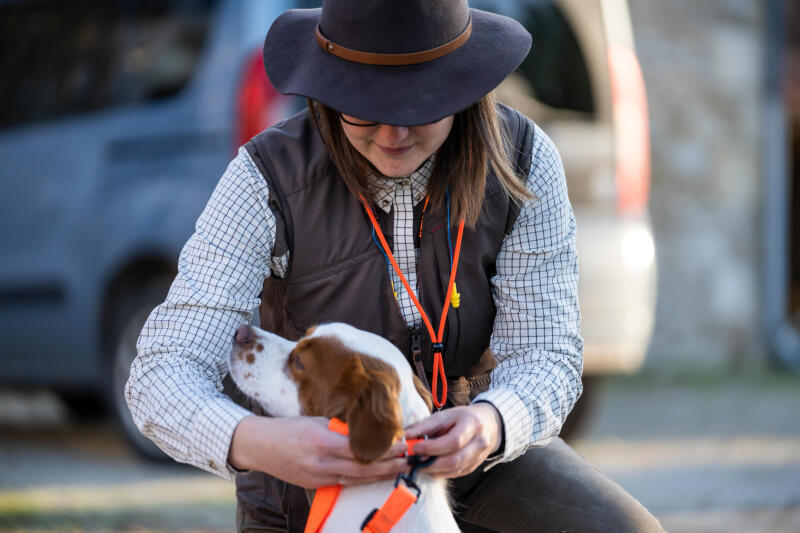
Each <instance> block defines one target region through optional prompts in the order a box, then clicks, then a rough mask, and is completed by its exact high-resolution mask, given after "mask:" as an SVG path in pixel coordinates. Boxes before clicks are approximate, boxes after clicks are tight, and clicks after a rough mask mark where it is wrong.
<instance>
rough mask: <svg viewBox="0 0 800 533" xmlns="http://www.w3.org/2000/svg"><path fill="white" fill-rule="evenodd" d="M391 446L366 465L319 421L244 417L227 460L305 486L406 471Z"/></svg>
mask: <svg viewBox="0 0 800 533" xmlns="http://www.w3.org/2000/svg"><path fill="white" fill-rule="evenodd" d="M404 449H405V445H404V444H403V443H402V442H396V443H395V444H394V445H393V446H392V448H391V449H390V450H389V451H388V452H387V453H386V454H385V455H384V456H383V457H382V458H381V459H379V460H377V461H375V462H374V463H371V464H368V465H365V464H362V463H359V462H357V461H356V460H355V458H354V457H353V453H352V452H351V451H350V445H349V442H348V440H347V437H345V436H343V435H339V434H338V433H334V432H333V431H330V430H329V429H328V419H326V418H322V417H306V416H302V417H288V418H270V417H264V416H256V415H252V416H247V417H245V418H243V419H242V420H241V422H239V424H238V425H237V426H236V429H235V430H234V432H233V438H232V440H231V446H230V450H229V452H228V461H229V462H230V464H231V465H232V466H233V467H235V468H238V469H241V470H259V471H261V472H265V473H267V474H271V475H273V476H275V477H277V478H278V479H282V480H284V481H287V482H289V483H291V484H293V485H299V486H301V487H305V488H318V487H324V486H327V485H336V484H338V483H339V482H340V481H341V480H342V479H343V478H342V476H344V480H345V483H346V484H348V485H350V484H357V483H369V482H373V481H379V480H384V479H392V478H394V477H396V476H397V474H399V473H400V472H405V471H406V470H408V465H407V463H406V460H405V458H403V457H398V456H399V455H401V454H402V453H403V451H404Z"/></svg>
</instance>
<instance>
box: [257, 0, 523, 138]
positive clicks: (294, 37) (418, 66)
mask: <svg viewBox="0 0 800 533" xmlns="http://www.w3.org/2000/svg"><path fill="white" fill-rule="evenodd" d="M530 46H531V36H530V34H529V33H528V32H527V31H526V30H525V28H523V27H522V25H521V24H519V23H518V22H517V21H515V20H513V19H510V18H508V17H503V16H500V15H495V14H493V13H489V12H486V11H480V10H478V9H470V7H469V6H468V5H467V1H466V0H325V1H324V3H323V5H322V8H318V9H293V10H291V11H287V12H285V13H283V14H282V15H281V16H279V17H278V18H277V19H275V22H273V24H272V26H271V27H270V29H269V32H268V33H267V38H266V41H265V42H264V67H265V68H266V71H267V75H268V76H269V79H270V81H271V82H272V84H273V85H274V86H275V88H276V89H278V91H280V92H281V93H284V94H296V95H300V96H306V97H308V98H312V99H314V100H318V101H320V102H322V103H324V104H325V105H327V106H328V107H331V108H333V109H335V110H337V111H341V112H342V113H345V114H347V115H351V116H354V117H358V118H361V119H365V120H370V121H374V122H381V123H384V124H394V125H400V126H414V125H419V124H427V123H429V122H435V121H437V120H439V119H441V118H444V117H446V116H448V115H452V114H453V113H456V112H458V111H461V110H463V109H465V108H467V107H469V106H470V105H472V104H473V103H475V102H477V101H478V100H480V99H481V98H482V97H483V96H484V95H486V94H487V93H488V92H489V91H491V90H492V89H494V88H495V87H497V86H498V85H499V84H500V82H502V81H503V79H505V77H506V76H508V75H509V74H510V73H511V72H512V71H513V70H514V69H515V68H517V67H518V66H519V64H520V63H522V60H523V59H525V56H526V55H527V54H528V50H530Z"/></svg>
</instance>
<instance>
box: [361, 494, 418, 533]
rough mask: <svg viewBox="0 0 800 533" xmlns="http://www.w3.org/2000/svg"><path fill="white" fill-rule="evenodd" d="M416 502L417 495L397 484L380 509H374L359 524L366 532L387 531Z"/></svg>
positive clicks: (382, 532) (378, 532) (387, 532)
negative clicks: (362, 523) (361, 524)
mask: <svg viewBox="0 0 800 533" xmlns="http://www.w3.org/2000/svg"><path fill="white" fill-rule="evenodd" d="M415 503H417V495H416V494H414V493H413V492H411V491H410V490H408V488H407V487H406V486H405V485H402V484H400V485H397V486H396V487H395V488H394V490H393V491H392V493H391V494H390V495H389V498H388V499H387V500H386V501H385V502H384V503H383V505H382V506H381V508H380V509H375V510H374V511H373V512H372V513H370V515H369V516H368V517H367V519H366V520H365V521H364V525H363V526H361V531H365V532H367V533H389V531H391V529H392V528H393V527H394V526H395V524H397V523H398V522H399V521H400V519H401V518H403V515H404V514H406V511H408V510H409V509H410V508H411V506H412V505H414V504H415Z"/></svg>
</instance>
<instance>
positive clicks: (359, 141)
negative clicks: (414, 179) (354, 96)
mask: <svg viewBox="0 0 800 533" xmlns="http://www.w3.org/2000/svg"><path fill="white" fill-rule="evenodd" d="M342 117H343V119H344V120H340V121H339V122H340V123H341V125H342V129H343V130H344V134H345V136H346V137H347V140H349V141H350V144H352V145H353V147H354V148H355V149H356V150H358V152H359V153H360V154H361V155H363V156H364V157H366V158H367V159H368V160H369V162H370V163H372V164H373V165H374V166H375V168H377V169H378V170H379V171H380V172H381V173H382V174H384V175H385V176H388V177H390V178H401V177H404V176H408V175H409V174H411V173H412V172H414V171H415V170H417V169H418V168H419V166H420V165H422V163H424V162H425V160H426V159H428V158H429V157H430V156H431V154H433V153H434V152H435V151H436V150H438V149H439V147H440V146H441V145H442V143H443V142H444V140H445V139H447V136H448V135H449V134H450V129H451V128H452V127H453V115H450V116H448V117H445V118H443V119H441V120H439V121H438V122H431V123H430V124H425V125H423V126H389V125H387V124H376V125H370V126H355V125H353V124H348V122H353V123H364V122H365V121H363V120H361V119H358V118H355V117H351V116H349V115H342Z"/></svg>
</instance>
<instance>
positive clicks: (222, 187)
mask: <svg viewBox="0 0 800 533" xmlns="http://www.w3.org/2000/svg"><path fill="white" fill-rule="evenodd" d="M268 194H269V192H268V189H267V186H266V184H265V182H264V180H263V179H262V178H261V176H260V174H259V173H258V171H257V169H256V168H255V165H254V164H253V162H252V160H251V159H250V157H249V155H248V154H247V152H246V151H245V150H244V149H240V151H239V153H238V155H237V156H236V158H235V159H234V160H233V161H232V162H231V163H230V165H229V166H228V168H227V170H226V171H225V173H224V174H223V176H222V178H221V179H220V181H219V183H218V184H217V186H216V188H215V190H214V192H213V194H212V195H211V198H210V199H209V201H208V204H207V205H206V207H205V209H204V210H203V213H202V214H201V215H200V217H199V218H198V220H197V223H196V226H195V232H194V234H193V235H192V236H191V237H190V238H189V240H188V242H187V243H186V244H185V246H184V247H183V250H182V251H181V254H180V259H179V261H178V275H177V277H176V278H175V280H174V282H173V283H172V286H171V287H170V290H169V294H168V295H167V298H166V300H165V301H164V302H163V303H162V304H160V305H159V306H158V307H156V308H155V309H154V310H153V311H152V313H151V314H150V316H149V318H148V319H147V321H146V323H145V325H144V328H143V329H142V332H141V335H140V336H139V340H138V342H137V352H138V355H137V357H136V359H135V360H134V362H133V365H132V367H131V374H130V378H129V380H128V383H127V385H126V387H125V397H126V400H127V402H128V406H129V407H130V410H131V413H132V414H133V419H134V421H135V423H136V425H137V427H138V428H139V430H140V431H141V432H142V433H143V434H144V435H145V436H147V437H149V438H151V439H152V440H153V441H154V442H155V443H156V444H157V445H158V446H159V447H160V448H161V449H162V450H164V451H165V452H166V453H167V454H169V455H170V456H171V457H172V458H173V459H175V460H176V461H180V462H183V463H189V464H192V465H194V466H197V467H199V468H202V469H204V470H207V471H209V472H212V473H214V474H217V475H219V476H221V477H223V478H226V479H232V478H233V475H234V471H233V470H232V469H231V467H230V466H229V464H228V462H227V457H228V449H229V447H230V442H231V438H232V436H233V431H234V429H235V428H236V425H237V424H238V423H239V421H240V420H241V419H242V418H243V417H245V416H247V415H248V414H251V413H250V412H249V411H247V410H246V409H243V408H242V407H240V406H238V405H236V404H234V403H233V401H231V400H230V399H229V398H228V397H227V396H225V395H224V394H222V392H221V390H222V379H223V377H224V376H225V374H226V373H227V358H228V354H229V352H230V348H231V340H232V338H233V334H234V332H235V331H236V328H237V327H239V326H240V325H242V324H245V323H248V322H249V321H250V320H251V318H252V315H253V312H254V310H255V309H257V308H258V306H259V304H260V299H259V297H258V296H259V293H260V292H261V288H262V285H263V281H264V278H265V277H266V276H268V275H269V274H270V268H271V265H272V261H273V258H272V257H271V254H272V247H273V244H274V240H275V220H274V216H273V215H272V212H271V211H270V209H269V208H268V207H267V199H268Z"/></svg>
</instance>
